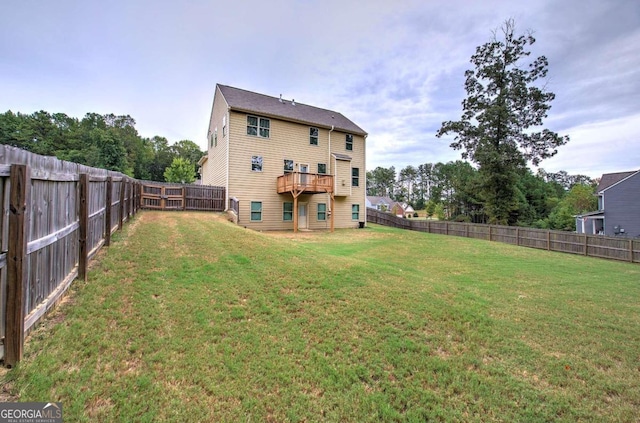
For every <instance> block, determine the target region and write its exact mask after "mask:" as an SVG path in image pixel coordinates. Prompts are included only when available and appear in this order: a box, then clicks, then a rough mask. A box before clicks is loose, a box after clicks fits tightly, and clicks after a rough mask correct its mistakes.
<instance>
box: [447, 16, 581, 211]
mask: <svg viewBox="0 0 640 423" xmlns="http://www.w3.org/2000/svg"><path fill="white" fill-rule="evenodd" d="M501 29H502V35H503V37H501V38H500V39H498V37H497V34H496V33H494V36H493V39H492V40H491V41H490V42H488V43H486V44H484V45H482V46H479V47H477V48H476V53H475V54H474V55H473V56H472V57H471V63H472V64H473V65H474V67H475V68H474V69H471V70H467V71H466V72H465V78H466V81H465V90H466V92H467V98H466V99H464V100H463V102H462V111H463V112H462V118H461V119H460V120H459V121H448V122H443V124H442V127H441V128H440V130H439V131H438V133H437V134H436V135H437V136H438V137H441V136H443V135H445V134H449V133H454V134H456V136H455V139H454V142H453V143H452V144H451V147H452V148H454V149H456V150H463V152H462V157H463V158H465V159H469V160H471V161H473V162H475V163H477V164H478V168H479V172H480V180H481V194H482V197H483V199H484V205H485V212H486V213H487V215H488V216H489V221H490V222H491V223H499V224H508V223H514V222H515V221H516V220H517V215H514V212H515V210H517V187H516V184H517V180H518V170H519V169H521V168H523V167H524V166H526V163H527V162H531V163H533V164H534V165H537V164H539V163H540V161H541V160H543V159H545V158H548V157H551V156H553V155H555V154H556V152H557V147H559V146H561V145H563V144H566V143H567V142H568V141H569V138H568V137H566V136H565V137H561V136H559V135H558V134H556V133H555V132H552V131H550V130H548V129H542V128H541V126H542V121H543V119H544V118H546V117H547V112H548V110H549V109H550V108H551V105H550V103H551V101H552V100H553V99H554V98H555V94H553V93H552V92H548V91H545V90H544V89H543V88H540V87H538V86H537V85H536V82H537V81H538V80H539V79H541V78H545V77H546V75H547V67H548V62H547V59H546V57H544V56H540V57H538V58H537V59H535V60H533V61H532V62H530V63H529V64H528V65H524V64H523V63H521V62H522V61H523V59H525V58H527V57H528V56H529V55H530V51H528V50H527V46H530V45H532V44H533V43H535V39H534V38H533V36H532V35H531V34H529V35H520V36H516V34H515V33H514V32H515V23H514V21H513V20H507V21H506V22H505V23H504V25H503V26H502V28H501Z"/></svg>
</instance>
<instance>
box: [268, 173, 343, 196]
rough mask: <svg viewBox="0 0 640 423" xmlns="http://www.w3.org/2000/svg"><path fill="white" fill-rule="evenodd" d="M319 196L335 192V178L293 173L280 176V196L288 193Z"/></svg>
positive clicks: (315, 174) (316, 174)
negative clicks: (318, 194)
mask: <svg viewBox="0 0 640 423" xmlns="http://www.w3.org/2000/svg"><path fill="white" fill-rule="evenodd" d="M294 191H296V192H308V193H310V194H317V193H321V192H327V193H331V192H333V176H332V175H323V174H318V173H303V172H291V173H285V174H284V175H282V176H278V194H284V193H287V192H294Z"/></svg>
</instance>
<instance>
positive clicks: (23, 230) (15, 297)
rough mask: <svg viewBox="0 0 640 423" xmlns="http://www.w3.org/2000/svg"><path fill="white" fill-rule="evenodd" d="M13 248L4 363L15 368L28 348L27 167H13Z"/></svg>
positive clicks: (8, 278)
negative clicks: (24, 346) (26, 329)
mask: <svg viewBox="0 0 640 423" xmlns="http://www.w3.org/2000/svg"><path fill="white" fill-rule="evenodd" d="M10 183H11V192H10V200H9V201H10V203H9V204H10V206H9V211H10V213H9V246H8V251H7V253H8V254H7V259H8V260H7V308H6V310H5V322H6V323H5V324H6V326H5V339H4V349H5V351H4V363H5V365H6V366H7V367H9V368H10V367H13V366H14V365H15V364H16V363H17V362H18V361H20V360H21V359H22V347H23V345H24V287H25V286H26V285H27V284H28V281H27V277H28V272H27V271H28V269H27V263H26V261H27V241H28V240H27V228H28V223H29V219H28V217H29V208H28V205H29V195H30V186H31V172H30V169H29V168H28V167H27V166H26V165H11V171H10Z"/></svg>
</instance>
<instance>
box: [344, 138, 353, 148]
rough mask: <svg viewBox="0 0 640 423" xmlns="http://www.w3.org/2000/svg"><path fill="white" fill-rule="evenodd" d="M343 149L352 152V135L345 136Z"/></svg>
mask: <svg viewBox="0 0 640 423" xmlns="http://www.w3.org/2000/svg"><path fill="white" fill-rule="evenodd" d="M344 148H345V149H347V150H349V151H351V150H353V135H351V134H347V135H346V137H345V145H344Z"/></svg>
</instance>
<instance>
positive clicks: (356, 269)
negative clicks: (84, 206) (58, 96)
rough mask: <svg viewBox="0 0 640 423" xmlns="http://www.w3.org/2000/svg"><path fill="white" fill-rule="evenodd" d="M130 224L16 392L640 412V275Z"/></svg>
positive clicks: (100, 404)
mask: <svg viewBox="0 0 640 423" xmlns="http://www.w3.org/2000/svg"><path fill="white" fill-rule="evenodd" d="M136 222H137V223H138V224H137V225H135V230H133V229H132V228H133V226H129V227H128V228H127V229H126V230H125V232H124V234H122V235H119V236H118V238H120V240H119V241H116V242H115V243H114V244H113V245H112V246H111V247H110V248H109V249H107V250H104V252H103V253H102V256H101V258H100V262H99V264H98V265H96V266H94V267H93V269H92V270H91V272H90V275H89V281H88V282H87V283H82V282H76V283H75V285H74V288H73V289H74V292H73V293H72V295H73V299H72V301H70V302H68V303H67V304H65V305H63V306H62V307H60V308H59V310H58V311H57V312H56V313H59V316H58V318H54V319H53V320H50V321H49V323H45V324H44V325H43V326H42V327H40V328H39V329H38V330H36V331H35V332H34V333H33V334H32V336H31V337H30V340H29V342H28V343H27V345H26V347H25V358H24V360H23V361H22V363H20V365H19V366H18V367H17V368H16V369H13V370H12V371H10V372H9V373H8V374H7V375H5V376H4V378H5V386H8V387H9V388H8V389H9V390H10V391H11V392H10V394H11V395H14V396H16V397H17V398H19V400H20V401H53V400H55V401H61V402H62V403H63V406H64V412H65V417H66V419H67V420H68V421H87V422H88V421H278V422H280V421H320V420H322V421H353V422H366V421H381V420H382V421H415V422H423V421H442V422H455V421H460V422H473V421H478V422H480V421H482V422H487V421H509V422H511V421H554V422H563V421H564V422H575V421H585V422H603V421H612V422H613V421H615V422H633V421H637V418H638V415H640V383H639V381H640V365H639V364H638V363H640V283H639V281H640V266H637V265H630V264H627V263H617V262H610V261H604V260H597V259H590V258H585V257H581V256H571V255H563V254H558V253H549V252H546V251H539V250H533V249H526V248H517V247H513V246H509V245H505V244H498V243H489V242H485V241H479V240H470V239H463V238H456V237H445V236H438V235H431V234H423V233H416V232H409V231H400V230H396V229H391V228H386V227H381V226H376V225H372V227H371V228H367V229H363V230H338V231H336V232H335V233H333V234H331V233H326V232H320V233H304V234H299V235H293V234H291V233H285V234H283V233H258V232H252V231H248V230H245V229H242V228H241V227H238V226H234V225H232V224H230V223H228V222H226V221H224V219H223V218H222V217H220V216H218V215H212V214H204V213H202V214H200V213H155V212H145V213H143V214H141V215H140V216H139V217H137V219H136ZM124 237H126V242H122V241H123V238H124ZM60 316H62V317H63V318H61V317H60ZM54 317H55V316H54Z"/></svg>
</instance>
